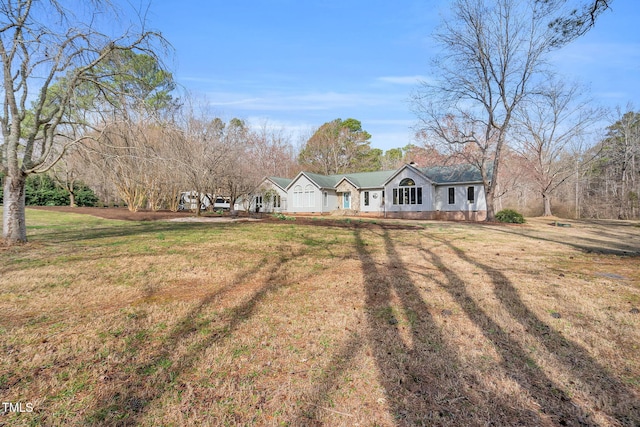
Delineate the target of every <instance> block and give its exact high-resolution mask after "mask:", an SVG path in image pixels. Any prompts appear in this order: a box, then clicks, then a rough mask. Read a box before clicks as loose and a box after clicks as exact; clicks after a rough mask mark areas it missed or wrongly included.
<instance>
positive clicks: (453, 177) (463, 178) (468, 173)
mask: <svg viewBox="0 0 640 427" xmlns="http://www.w3.org/2000/svg"><path fill="white" fill-rule="evenodd" d="M418 169H419V170H420V171H421V172H422V173H423V174H425V175H426V176H428V177H429V179H430V180H432V181H433V182H435V183H436V184H448V183H454V182H481V181H482V175H481V174H480V170H479V169H478V168H477V167H475V166H473V165H452V166H432V167H427V168H418Z"/></svg>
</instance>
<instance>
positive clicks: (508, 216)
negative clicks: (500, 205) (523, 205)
mask: <svg viewBox="0 0 640 427" xmlns="http://www.w3.org/2000/svg"><path fill="white" fill-rule="evenodd" d="M496 219H497V220H498V221H500V222H508V223H510V224H524V217H523V216H522V214H521V213H518V212H516V211H514V210H513V209H503V210H501V211H500V212H498V213H497V214H496Z"/></svg>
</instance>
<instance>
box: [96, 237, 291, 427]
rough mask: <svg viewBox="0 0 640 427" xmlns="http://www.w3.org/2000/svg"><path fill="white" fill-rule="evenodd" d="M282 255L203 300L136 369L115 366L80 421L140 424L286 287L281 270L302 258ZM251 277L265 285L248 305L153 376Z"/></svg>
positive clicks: (134, 367)
mask: <svg viewBox="0 0 640 427" xmlns="http://www.w3.org/2000/svg"><path fill="white" fill-rule="evenodd" d="M285 252H286V250H283V251H282V252H280V253H279V254H280V256H279V258H278V259H276V260H273V257H274V256H277V255H276V253H272V254H270V256H268V257H265V258H264V259H263V262H260V263H258V264H257V265H256V266H255V267H253V268H252V269H250V270H247V271H244V272H243V273H241V274H240V275H238V276H237V277H236V278H235V280H234V281H233V282H232V283H230V284H228V285H227V286H225V287H224V288H222V289H219V290H217V291H215V292H212V293H210V294H209V295H207V296H206V297H205V298H204V299H203V300H202V301H201V302H200V304H198V306H196V307H195V308H193V309H192V310H191V311H190V312H189V313H188V314H187V315H186V316H184V317H183V318H182V319H181V320H180V322H178V324H177V325H176V326H175V327H174V328H173V330H172V331H171V332H170V333H169V334H168V336H167V337H166V338H165V339H164V341H163V345H162V346H161V348H159V349H158V350H157V351H156V352H155V353H153V354H152V355H151V356H150V357H145V358H144V361H142V362H140V363H138V364H137V365H135V364H134V365H133V366H130V365H126V366H125V365H124V364H120V365H119V366H117V371H115V372H112V373H111V374H112V375H113V376H114V377H115V378H112V379H111V380H110V381H112V383H113V386H112V387H110V388H109V389H108V391H106V392H105V393H103V396H102V397H101V399H100V400H99V401H98V402H97V403H96V404H95V405H94V407H93V408H92V410H91V412H90V413H89V414H88V415H87V416H85V419H84V422H85V423H86V424H90V425H118V426H129V425H138V424H140V423H141V422H142V419H143V418H144V416H145V414H146V413H147V411H148V410H149V409H150V408H151V407H152V406H153V403H154V402H157V401H159V400H160V399H161V398H162V397H163V396H164V395H165V394H166V393H168V392H170V391H173V390H175V389H176V388H177V387H180V384H179V382H178V381H176V380H177V379H179V378H180V375H181V374H184V373H186V372H188V371H189V369H192V368H193V367H194V366H195V365H196V363H197V362H198V360H200V358H201V357H202V355H203V354H204V352H205V351H206V349H207V348H209V347H212V346H215V345H216V344H217V343H219V342H221V341H223V340H225V339H228V338H229V337H230V336H231V335H232V334H233V333H234V331H235V330H236V329H237V328H238V327H240V325H241V324H242V323H243V322H245V321H246V320H248V319H249V318H251V317H252V316H253V314H254V312H255V310H256V309H257V308H258V306H259V305H260V303H261V302H263V300H264V299H265V298H266V297H267V296H268V294H269V293H271V292H274V291H276V290H277V289H280V288H282V287H286V286H289V285H290V282H289V280H288V279H287V277H286V276H287V274H286V265H287V263H288V262H289V261H290V260H292V259H295V258H296V257H297V256H300V255H302V253H294V252H293V251H290V250H289V253H285ZM256 276H260V278H261V279H263V280H264V285H263V286H262V287H261V288H260V289H259V290H258V291H257V292H255V293H254V294H253V295H252V296H251V298H250V299H249V300H247V301H245V302H243V303H242V304H240V305H238V306H235V307H233V308H232V309H231V310H230V311H229V313H228V314H227V315H225V318H226V319H225V321H224V322H223V325H221V326H220V327H218V328H216V329H215V330H214V331H212V332H210V333H209V334H208V335H207V336H206V338H204V339H202V340H199V341H197V343H196V344H192V345H189V347H188V348H189V349H188V351H187V352H186V354H184V355H182V356H181V357H180V359H179V360H178V361H177V362H175V363H172V364H171V365H170V366H169V367H168V368H167V369H164V370H162V371H161V372H156V369H157V367H158V366H162V365H163V364H164V363H166V361H169V360H171V359H172V357H175V352H177V351H179V349H180V347H182V346H184V345H187V344H188V343H189V341H190V340H191V339H193V338H194V337H197V336H198V335H197V334H200V333H202V330H203V329H202V328H203V326H202V325H201V324H200V323H201V321H200V320H199V318H200V316H201V315H203V314H205V313H206V312H207V311H208V310H213V309H214V308H215V307H214V303H215V302H216V301H218V300H219V299H220V298H223V297H224V295H225V294H226V293H228V292H232V291H233V290H234V288H235V287H237V286H239V285H241V284H243V283H245V282H247V281H250V280H251V278H252V277H256ZM145 342H146V341H145ZM142 345H144V342H140V343H139V345H138V346H139V347H140V346H142ZM127 372H130V373H131V374H128V373H127ZM148 373H151V374H150V375H149V374H148ZM145 374H147V376H145ZM118 377H119V378H118ZM105 388H106V387H105Z"/></svg>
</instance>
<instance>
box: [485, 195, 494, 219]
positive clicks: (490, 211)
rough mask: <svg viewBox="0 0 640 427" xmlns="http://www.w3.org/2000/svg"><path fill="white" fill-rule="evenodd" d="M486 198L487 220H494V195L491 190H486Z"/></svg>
mask: <svg viewBox="0 0 640 427" xmlns="http://www.w3.org/2000/svg"><path fill="white" fill-rule="evenodd" d="M486 193H487V194H486V196H485V197H486V200H487V219H486V220H487V221H495V220H496V209H495V195H494V193H493V191H487V192H486Z"/></svg>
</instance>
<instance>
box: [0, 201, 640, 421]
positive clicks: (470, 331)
mask: <svg viewBox="0 0 640 427" xmlns="http://www.w3.org/2000/svg"><path fill="white" fill-rule="evenodd" d="M385 224H386V225H385ZM393 224H394V223H382V222H378V224H376V225H373V226H368V227H363V226H362V224H361V223H359V222H357V221H353V222H351V224H350V225H351V226H350V227H346V228H345V227H318V226H312V225H306V226H305V225H299V224H296V223H295V222H292V221H283V222H282V223H238V224H197V223H161V222H144V223H135V222H118V221H107V220H101V219H97V218H93V217H89V216H80V215H73V214H59V213H52V212H44V211H34V210H28V225H29V226H28V233H29V239H30V243H29V244H27V245H25V246H17V247H10V248H0V347H1V348H0V398H1V400H2V401H3V402H18V401H21V402H30V403H32V404H33V405H34V407H35V411H34V412H33V413H23V414H15V413H11V414H5V415H0V424H2V423H5V422H8V423H9V424H11V425H29V424H31V425H62V424H70V425H91V424H93V425H96V424H100V425H103V424H107V425H108V424H112V425H149V426H151V425H225V424H229V425H236V424H241V425H252V424H254V425H283V424H284V425H286V424H291V425H321V424H324V425H358V424H359V425H389V426H391V425H415V424H420V423H424V424H426V425H485V424H488V423H491V422H493V423H495V424H498V425H517V424H519V423H520V424H523V425H557V424H563V423H564V424H566V425H578V424H579V423H583V425H584V424H586V425H638V424H640V407H639V404H638V401H639V400H640V359H639V358H638V356H637V355H638V343H640V327H639V326H640V315H638V314H634V313H632V312H631V311H630V310H631V309H632V308H633V307H639V306H640V265H639V263H638V258H637V254H638V253H640V228H638V227H637V226H634V225H633V224H629V223H611V224H602V223H599V224H591V223H577V222H576V223H574V224H573V227H572V228H556V227H549V226H548V224H546V223H545V222H543V221H541V220H534V221H532V222H531V223H530V224H529V225H526V226H523V227H500V226H486V225H478V224H460V223H440V222H430V223H417V222H412V223H411V224H413V225H416V224H420V227H419V228H412V229H397V227H393V226H389V225H393Z"/></svg>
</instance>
